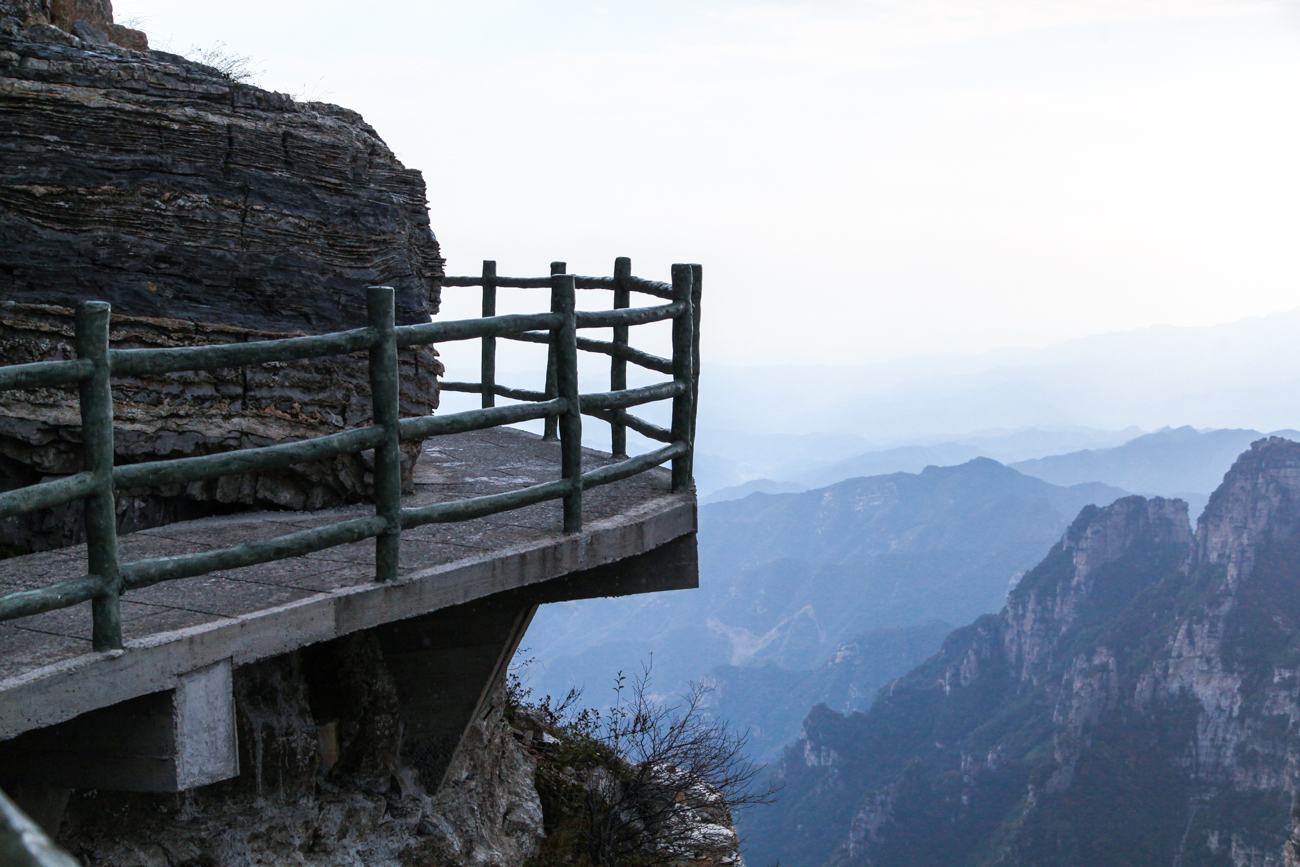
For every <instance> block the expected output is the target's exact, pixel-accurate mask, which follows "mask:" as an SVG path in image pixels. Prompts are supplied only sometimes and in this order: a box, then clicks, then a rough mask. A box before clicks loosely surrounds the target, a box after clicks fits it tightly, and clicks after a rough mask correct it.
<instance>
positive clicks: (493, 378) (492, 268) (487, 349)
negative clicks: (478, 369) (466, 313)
mask: <svg viewBox="0 0 1300 867" xmlns="http://www.w3.org/2000/svg"><path fill="white" fill-rule="evenodd" d="M496 315H497V263H496V262H495V261H494V260H492V259H484V260H483V318H484V319H487V318H488V317H491V316H496ZM479 383H480V386H481V388H482V394H483V408H484V409H487V408H488V407H493V406H496V405H497V339H496V338H495V337H484V338H483V369H482V376H481V377H480V379H479Z"/></svg>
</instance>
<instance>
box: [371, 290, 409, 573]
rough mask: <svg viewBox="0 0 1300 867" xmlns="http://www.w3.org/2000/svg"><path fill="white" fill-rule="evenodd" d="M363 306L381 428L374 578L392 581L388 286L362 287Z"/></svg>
mask: <svg viewBox="0 0 1300 867" xmlns="http://www.w3.org/2000/svg"><path fill="white" fill-rule="evenodd" d="M366 309H367V312H368V314H369V319H370V327H371V329H372V330H373V331H374V333H375V336H374V342H373V343H372V344H371V345H370V402H371V410H372V412H373V415H374V424H377V425H380V426H382V427H383V429H384V438H383V440H382V441H380V443H379V445H377V446H375V474H374V478H375V482H374V492H375V514H376V515H378V516H379V517H380V518H383V519H384V521H385V522H387V524H388V527H387V528H386V529H385V530H384V532H382V533H380V534H379V535H378V536H377V537H375V580H376V581H393V580H395V579H396V578H397V564H398V558H399V555H400V550H401V532H402V463H401V451H400V447H399V443H400V434H399V432H398V424H397V417H398V399H399V398H398V392H399V383H398V366H397V337H396V332H395V330H394V329H395V322H394V319H395V315H396V314H395V309H394V297H393V290H392V287H390V286H370V287H368V288H367V289H366Z"/></svg>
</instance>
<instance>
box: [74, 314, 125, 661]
mask: <svg viewBox="0 0 1300 867" xmlns="http://www.w3.org/2000/svg"><path fill="white" fill-rule="evenodd" d="M109 312H110V307H109V305H108V304H107V303H106V302H103V301H83V302H81V303H80V304H78V305H77V319H76V345H77V356H78V357H79V358H86V359H89V360H90V361H92V362H93V363H94V365H95V371H94V373H92V374H91V375H90V378H89V379H87V380H85V381H84V382H82V383H81V385H80V392H81V443H82V450H83V455H84V458H83V459H84V466H85V469H86V471H87V472H89V473H91V474H93V475H94V477H95V493H93V494H91V495H90V496H88V497H86V499H85V501H84V502H85V519H86V571H87V572H88V573H89V574H91V575H97V576H99V577H100V578H103V579H104V582H105V585H106V587H105V590H104V593H103V594H102V595H100V596H96V597H95V598H94V600H93V601H92V602H91V616H92V618H93V626H92V627H91V644H92V646H93V648H94V649H95V650H120V649H121V648H122V608H121V600H120V596H121V592H122V574H121V571H120V570H119V568H118V561H117V506H116V503H115V500H114V498H113V386H112V382H111V381H110V373H111V368H110V363H109V353H108V323H109Z"/></svg>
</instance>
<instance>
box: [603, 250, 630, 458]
mask: <svg viewBox="0 0 1300 867" xmlns="http://www.w3.org/2000/svg"><path fill="white" fill-rule="evenodd" d="M631 276H632V260H631V259H630V258H628V257H627V256H619V257H618V258H617V259H615V260H614V309H615V310H624V309H626V308H628V307H631V306H632V290H631V289H630V288H629V282H630V281H629V278H630V277H631ZM627 346H628V326H626V325H615V326H614V347H615V348H614V354H613V355H612V356H611V358H610V362H609V390H610V391H622V390H624V389H626V388H627V359H626V358H622V357H620V356H619V354H618V351H619V347H621V348H623V349H626V348H627ZM622 419H623V410H618V409H616V410H613V411H612V412H611V413H610V421H609V439H610V448H609V450H610V452H611V453H612V454H613V455H614V457H617V458H625V457H627V425H626V424H624V423H623V421H622Z"/></svg>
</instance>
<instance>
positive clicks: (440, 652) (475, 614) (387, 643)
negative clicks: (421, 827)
mask: <svg viewBox="0 0 1300 867" xmlns="http://www.w3.org/2000/svg"><path fill="white" fill-rule="evenodd" d="M503 595H505V594H503ZM536 611H537V606H536V605H535V604H528V603H524V604H519V603H517V602H515V603H512V602H510V601H508V600H501V599H498V598H496V597H489V598H487V599H483V600H479V601H477V602H470V603H467V604H465V605H457V606H454V607H452V608H447V609H444V610H442V611H438V612H436V613H434V614H428V615H425V616H424V617H414V618H411V619H410V620H403V621H399V622H397V623H390V624H387V625H386V626H381V627H379V628H378V629H376V630H375V633H376V635H377V637H378V638H379V642H380V646H381V647H382V648H383V652H384V660H385V661H386V662H387V664H388V670H389V672H390V673H391V674H392V677H393V681H394V683H395V684H396V686H397V694H398V700H399V702H400V706H401V716H402V759H403V761H404V762H405V763H406V764H408V765H410V766H412V767H414V768H416V769H417V770H418V771H419V773H420V777H421V781H422V782H423V783H424V784H425V786H427V787H428V788H429V789H430V791H433V790H434V789H436V788H437V787H438V786H439V785H441V783H442V779H443V776H444V775H445V773H446V770H447V766H448V765H449V764H450V763H451V760H452V757H453V756H454V755H455V751H456V749H457V748H458V747H459V746H460V743H461V740H462V739H463V738H464V735H465V732H466V731H467V730H468V729H469V727H470V725H471V724H472V723H473V722H474V720H475V719H477V718H478V717H479V715H481V714H482V713H484V712H485V710H486V708H485V704H486V701H487V699H488V697H489V696H491V695H492V694H493V693H494V692H495V690H496V688H497V687H498V686H499V685H500V684H501V682H502V681H503V680H504V679H505V676H506V672H507V669H508V668H509V665H510V660H511V659H512V658H513V657H514V655H515V651H516V650H517V649H518V648H519V642H520V640H521V639H522V638H523V637H524V633H525V632H526V631H527V630H528V624H529V623H531V622H532V619H533V614H535V613H536Z"/></svg>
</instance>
